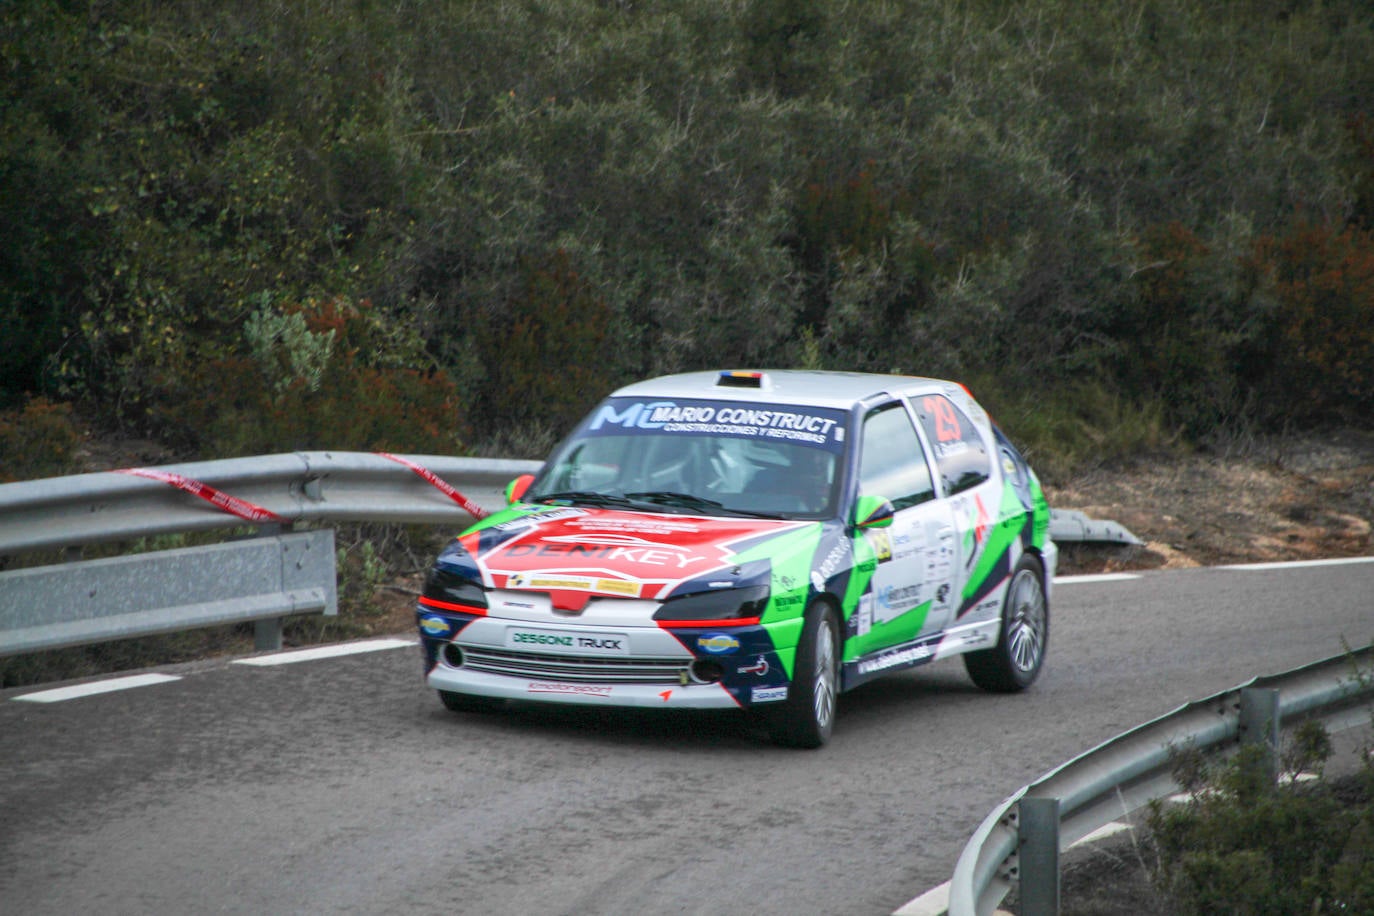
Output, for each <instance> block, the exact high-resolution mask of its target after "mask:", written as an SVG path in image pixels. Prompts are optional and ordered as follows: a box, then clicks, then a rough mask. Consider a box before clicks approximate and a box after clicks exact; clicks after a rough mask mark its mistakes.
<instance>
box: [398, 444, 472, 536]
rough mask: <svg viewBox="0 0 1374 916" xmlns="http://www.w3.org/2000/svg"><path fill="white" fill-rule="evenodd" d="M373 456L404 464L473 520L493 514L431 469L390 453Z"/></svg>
mask: <svg viewBox="0 0 1374 916" xmlns="http://www.w3.org/2000/svg"><path fill="white" fill-rule="evenodd" d="M373 454H376V455H380V456H381V457H383V458H386V459H387V460H389V461H394V462H396V463H397V464H403V465H405V466H406V467H408V468H410V469H411V470H412V471H414V472H415V474H416V476H418V477H419V478H420V479H421V480H423V481H424V482H425V483H427V484H429V485H430V486H432V487H434V488H435V489H436V490H438V491H439V492H440V493H443V494H444V495H445V496H447V497H448V498H449V499H451V500H453V501H454V502H455V503H457V504H458V505H459V506H461V507H462V509H463V511H464V512H466V513H467V514H468V515H471V516H472V517H473V518H475V519H477V520H479V521H480V520H481V519H484V518H486V517H487V516H488V515H490V514H491V513H490V512H488V511H487V510H486V509H483V508H482V507H481V506H479V505H477V503H475V502H473V501H472V500H470V499H468V498H467V497H466V496H464V495H463V494H462V493H459V492H458V491H457V490H455V489H454V488H453V486H452V485H451V484H450V483H449V482H448V481H446V480H444V479H443V478H442V477H440V476H439V475H438V474H435V473H434V472H433V471H431V470H430V469H429V468H424V467H421V466H420V465H418V464H416V463H415V462H413V461H408V460H406V459H405V458H402V457H401V456H399V455H393V454H391V453H389V452H374V453H373Z"/></svg>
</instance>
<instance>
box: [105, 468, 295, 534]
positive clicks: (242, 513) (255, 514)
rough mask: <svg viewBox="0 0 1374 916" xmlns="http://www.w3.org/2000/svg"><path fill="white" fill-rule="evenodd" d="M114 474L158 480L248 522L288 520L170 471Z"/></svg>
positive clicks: (129, 470)
mask: <svg viewBox="0 0 1374 916" xmlns="http://www.w3.org/2000/svg"><path fill="white" fill-rule="evenodd" d="M114 473H116V474H131V475H133V476H134V477H146V478H148V479H149V480H156V481H158V482H159V483H165V484H167V485H169V486H173V487H176V488H177V489H178V490H181V491H182V492H185V493H190V494H191V495H192V496H199V497H200V498H201V499H203V500H205V501H206V502H208V503H210V504H211V505H212V506H214V507H215V508H217V509H219V510H221V511H223V512H228V513H229V514H230V515H233V516H237V517H238V518H241V519H243V520H244V521H247V522H277V523H283V524H284V523H285V522H286V519H284V518H282V517H281V516H280V515H278V514H277V513H275V512H273V511H272V510H270V509H264V508H263V507H262V506H255V505H254V504H253V503H250V502H248V501H247V500H246V499H239V498H238V497H237V496H230V495H229V494H228V493H222V492H220V491H219V490H216V489H215V488H214V487H212V486H210V485H209V484H206V483H201V482H200V481H199V480H192V479H190V478H189V477H182V476H181V475H180V474H172V473H170V472H168V471H158V470H154V469H153V468H121V469H119V470H117V471H115V472H114Z"/></svg>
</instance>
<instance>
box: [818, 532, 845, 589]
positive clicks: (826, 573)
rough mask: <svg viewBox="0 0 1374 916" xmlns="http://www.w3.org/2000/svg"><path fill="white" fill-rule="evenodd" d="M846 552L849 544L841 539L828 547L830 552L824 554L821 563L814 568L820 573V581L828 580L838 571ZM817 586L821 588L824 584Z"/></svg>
mask: <svg viewBox="0 0 1374 916" xmlns="http://www.w3.org/2000/svg"><path fill="white" fill-rule="evenodd" d="M848 554H849V545H848V544H847V543H845V542H844V541H843V540H839V541H836V542H835V546H834V547H831V548H830V553H828V554H826V555H825V559H824V560H822V561H821V565H820V566H819V567H817V569H816V573H817V574H819V575H820V577H821V582H822V583H825V582H828V581H830V577H831V576H833V575H835V573H837V572H839V570H840V564H841V563H842V562H844V558H845V557H846V556H848ZM818 587H819V588H823V587H824V586H823V585H822V586H818Z"/></svg>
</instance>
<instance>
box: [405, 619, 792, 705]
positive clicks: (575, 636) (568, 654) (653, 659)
mask: <svg viewBox="0 0 1374 916" xmlns="http://www.w3.org/2000/svg"><path fill="white" fill-rule="evenodd" d="M435 617H436V615H435V614H434V612H433V611H430V610H422V616H421V623H422V625H421V636H422V637H423V640H422V641H423V644H424V649H425V657H426V670H427V671H428V674H427V677H426V682H427V683H428V685H429V686H430V687H432V688H434V689H435V690H441V691H449V692H454V693H462V694H470V695H473V696H486V697H499V698H502V699H508V700H525V701H530V702H539V703H565V704H577V705H602V706H630V707H657V708H678V709H737V708H741V707H748V706H754V705H757V704H764V703H771V702H778V701H780V700H783V699H785V698H786V696H787V688H788V681H787V677H786V675H785V673H784V671H783V668H782V665H781V663H780V661H779V659H778V656H777V654H776V653H775V651H774V648H773V642H772V639H771V638H770V637H769V634H768V631H767V630H766V629H765V628H764V627H762V626H748V627H733V628H722V627H712V628H707V627H703V628H690V629H689V628H672V629H666V628H663V627H658V626H644V625H643V624H642V623H641V624H638V625H628V624H629V622H628V621H625V620H623V619H622V620H620V621H613V620H601V621H599V622H597V623H595V624H592V625H572V624H569V623H565V622H562V621H557V622H547V621H540V622H535V621H532V620H518V619H511V618H502V617H485V616H483V617H467V618H459V617H449V618H447V627H442V626H439V625H436V624H435V623H434V622H433V621H434V619H435ZM588 623H590V621H589V622H588ZM426 624H428V625H426Z"/></svg>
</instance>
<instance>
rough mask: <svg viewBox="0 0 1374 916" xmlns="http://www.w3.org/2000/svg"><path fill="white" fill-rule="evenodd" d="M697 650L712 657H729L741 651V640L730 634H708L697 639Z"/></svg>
mask: <svg viewBox="0 0 1374 916" xmlns="http://www.w3.org/2000/svg"><path fill="white" fill-rule="evenodd" d="M697 648H699V649H701V651H703V652H709V653H711V654H712V655H729V654H730V653H731V652H738V651H739V640H738V639H736V638H735V637H733V636H731V635H730V634H729V633H707V634H705V635H703V636H698V637H697Z"/></svg>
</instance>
